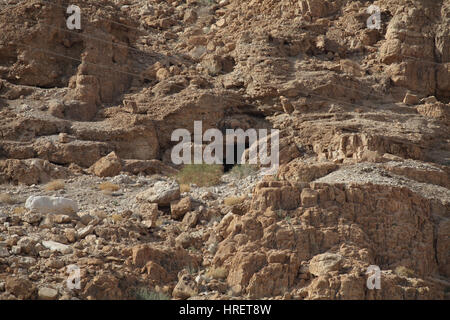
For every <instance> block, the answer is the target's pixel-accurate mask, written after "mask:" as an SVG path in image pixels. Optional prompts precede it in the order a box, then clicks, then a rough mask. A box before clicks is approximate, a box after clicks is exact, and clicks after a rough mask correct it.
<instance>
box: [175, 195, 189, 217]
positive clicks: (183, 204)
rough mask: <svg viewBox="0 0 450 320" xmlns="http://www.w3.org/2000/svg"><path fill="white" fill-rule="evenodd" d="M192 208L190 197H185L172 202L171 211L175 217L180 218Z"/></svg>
mask: <svg viewBox="0 0 450 320" xmlns="http://www.w3.org/2000/svg"><path fill="white" fill-rule="evenodd" d="M191 208H192V202H191V198H190V197H184V198H182V199H180V200H178V201H173V202H171V203H170V213H171V216H172V218H173V219H175V220H180V219H182V218H183V217H184V215H185V214H186V213H187V212H188V211H190V210H191Z"/></svg>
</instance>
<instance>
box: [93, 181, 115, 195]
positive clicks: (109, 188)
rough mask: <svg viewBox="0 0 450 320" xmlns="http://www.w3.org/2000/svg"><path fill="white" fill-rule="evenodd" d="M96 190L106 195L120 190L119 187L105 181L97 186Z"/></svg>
mask: <svg viewBox="0 0 450 320" xmlns="http://www.w3.org/2000/svg"><path fill="white" fill-rule="evenodd" d="M98 188H99V189H100V190H102V191H103V193H105V194H107V193H111V192H114V191H118V190H119V189H120V187H119V186H118V185H117V184H115V183H112V182H109V181H106V182H102V183H100V184H99V185H98Z"/></svg>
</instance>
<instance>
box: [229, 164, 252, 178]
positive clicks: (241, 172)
mask: <svg viewBox="0 0 450 320" xmlns="http://www.w3.org/2000/svg"><path fill="white" fill-rule="evenodd" d="M257 173H258V166H257V165H254V164H238V165H235V166H233V168H232V169H231V171H230V174H231V175H232V176H234V177H236V178H238V179H244V178H246V177H248V176H251V175H255V174H257Z"/></svg>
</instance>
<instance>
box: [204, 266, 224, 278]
mask: <svg viewBox="0 0 450 320" xmlns="http://www.w3.org/2000/svg"><path fill="white" fill-rule="evenodd" d="M206 275H207V276H208V277H210V278H213V279H222V280H223V279H225V278H226V277H227V276H228V271H227V269H225V268H223V267H219V268H211V269H209V270H208V272H207V273H206Z"/></svg>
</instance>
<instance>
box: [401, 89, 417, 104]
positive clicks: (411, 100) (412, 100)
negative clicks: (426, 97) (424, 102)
mask: <svg viewBox="0 0 450 320" xmlns="http://www.w3.org/2000/svg"><path fill="white" fill-rule="evenodd" d="M403 103H404V104H407V105H415V104H418V103H419V98H418V97H417V96H416V95H415V94H411V93H409V92H407V93H406V95H405V98H404V99H403Z"/></svg>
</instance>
